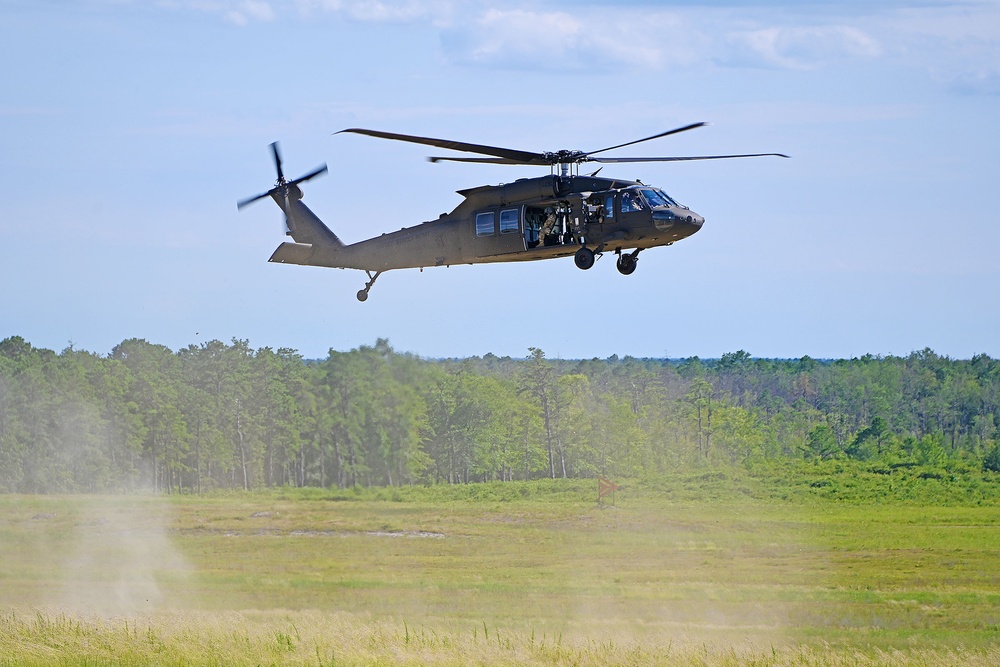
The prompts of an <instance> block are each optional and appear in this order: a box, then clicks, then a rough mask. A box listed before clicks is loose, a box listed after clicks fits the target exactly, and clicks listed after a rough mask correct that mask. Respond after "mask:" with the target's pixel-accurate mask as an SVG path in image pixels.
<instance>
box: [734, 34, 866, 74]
mask: <svg viewBox="0 0 1000 667" xmlns="http://www.w3.org/2000/svg"><path fill="white" fill-rule="evenodd" d="M725 41H726V44H727V52H726V53H725V55H723V56H722V57H721V58H718V59H717V62H719V63H720V64H722V65H729V66H750V67H777V68H782V69H797V70H807V69H814V68H816V67H820V66H823V65H826V64H829V63H831V62H834V61H837V60H842V59H858V58H875V57H878V56H879V55H881V54H882V48H881V46H880V45H879V43H878V42H877V41H876V40H875V39H874V38H872V37H871V36H869V35H868V34H866V33H865V32H863V31H861V30H859V29H857V28H853V27H850V26H843V25H836V26H816V27H812V26H810V27H799V26H781V27H769V28H762V29H759V30H748V31H738V32H732V33H729V34H728V35H727V36H726V40H725Z"/></svg>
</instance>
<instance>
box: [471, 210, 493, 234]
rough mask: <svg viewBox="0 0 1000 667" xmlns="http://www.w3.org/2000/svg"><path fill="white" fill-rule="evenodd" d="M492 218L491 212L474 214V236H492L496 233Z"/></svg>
mask: <svg viewBox="0 0 1000 667" xmlns="http://www.w3.org/2000/svg"><path fill="white" fill-rule="evenodd" d="M494 217H495V214H494V213H493V211H490V212H489V213H477V214H476V236H493V234H495V233H496V224H495V222H494Z"/></svg>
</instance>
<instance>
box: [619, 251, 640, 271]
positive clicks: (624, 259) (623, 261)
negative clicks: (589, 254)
mask: <svg viewBox="0 0 1000 667" xmlns="http://www.w3.org/2000/svg"><path fill="white" fill-rule="evenodd" d="M637 263H638V260H637V258H636V257H635V256H633V255H619V256H618V262H617V264H616V265H615V266H617V267H618V273H620V274H622V275H623V276H630V275H632V274H633V273H635V266H636V264H637Z"/></svg>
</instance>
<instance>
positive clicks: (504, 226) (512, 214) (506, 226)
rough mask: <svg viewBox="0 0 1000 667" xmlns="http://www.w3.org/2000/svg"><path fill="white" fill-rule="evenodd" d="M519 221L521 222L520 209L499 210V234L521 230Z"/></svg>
mask: <svg viewBox="0 0 1000 667" xmlns="http://www.w3.org/2000/svg"><path fill="white" fill-rule="evenodd" d="M520 222H521V216H520V211H519V210H518V209H516V208H509V209H507V210H506V211H500V233H501V234H512V233H515V232H519V231H520V230H521V225H520ZM477 227H478V225H477Z"/></svg>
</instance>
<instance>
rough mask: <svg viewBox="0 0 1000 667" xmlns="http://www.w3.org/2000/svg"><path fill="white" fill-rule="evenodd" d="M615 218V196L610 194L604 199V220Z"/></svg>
mask: <svg viewBox="0 0 1000 667" xmlns="http://www.w3.org/2000/svg"><path fill="white" fill-rule="evenodd" d="M613 217H615V196H614V195H613V194H610V195H608V196H606V197H605V198H604V218H605V219H606V220H609V219H611V218H613Z"/></svg>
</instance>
